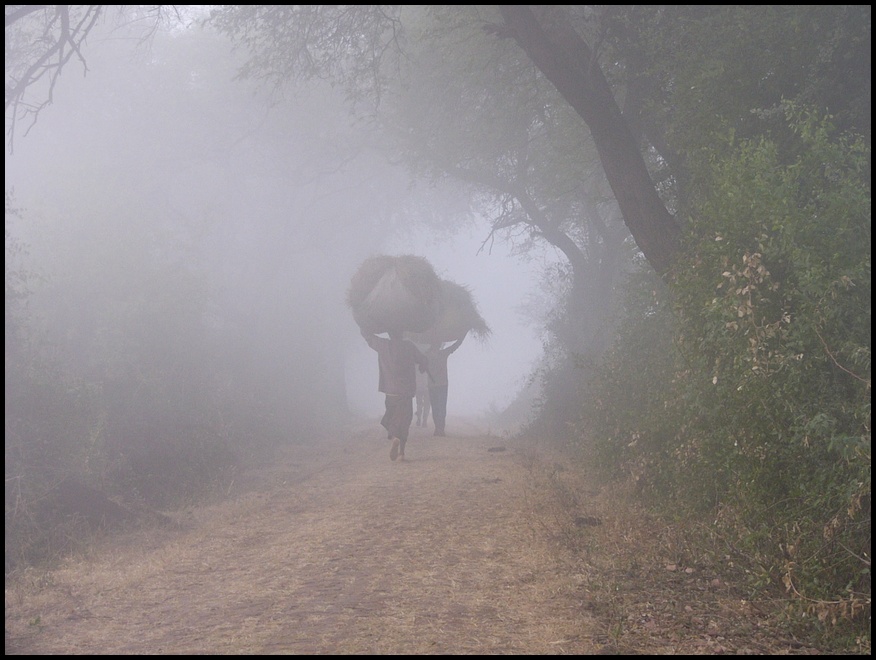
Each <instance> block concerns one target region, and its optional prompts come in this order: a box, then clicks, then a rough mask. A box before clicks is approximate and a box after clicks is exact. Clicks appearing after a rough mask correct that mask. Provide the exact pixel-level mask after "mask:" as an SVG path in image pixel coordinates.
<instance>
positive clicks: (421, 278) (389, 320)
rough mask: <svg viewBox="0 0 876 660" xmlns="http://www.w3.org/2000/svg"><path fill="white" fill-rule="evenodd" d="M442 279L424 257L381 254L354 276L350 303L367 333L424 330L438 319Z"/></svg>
mask: <svg viewBox="0 0 876 660" xmlns="http://www.w3.org/2000/svg"><path fill="white" fill-rule="evenodd" d="M440 282H441V280H440V279H439V278H438V276H437V275H436V274H435V269H434V268H432V264H430V263H429V262H428V261H427V260H426V259H424V258H423V257H417V256H414V255H410V254H405V255H400V256H394V257H393V256H387V255H378V256H376V257H370V258H368V259H366V260H365V261H364V262H363V263H362V265H361V266H359V269H358V270H357V271H356V273H355V274H354V275H353V278H352V280H351V281H350V289H349V291H348V292H347V304H348V305H349V306H350V308H351V309H352V310H353V319H354V320H355V321H356V323H357V324H358V325H359V327H360V328H362V330H365V331H366V332H373V333H378V332H390V331H397V332H404V331H408V332H423V331H424V330H426V329H428V328H429V327H431V326H432V325H433V324H434V323H435V320H436V318H437V314H438V307H437V301H438V292H439V291H438V290H439V286H440Z"/></svg>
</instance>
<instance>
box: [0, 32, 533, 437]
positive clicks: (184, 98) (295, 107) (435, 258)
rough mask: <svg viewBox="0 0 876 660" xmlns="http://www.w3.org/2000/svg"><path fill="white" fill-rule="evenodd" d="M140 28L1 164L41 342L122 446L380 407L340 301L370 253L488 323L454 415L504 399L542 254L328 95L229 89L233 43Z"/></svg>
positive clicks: (454, 378) (525, 331)
mask: <svg viewBox="0 0 876 660" xmlns="http://www.w3.org/2000/svg"><path fill="white" fill-rule="evenodd" d="M134 38H135V35H134V34H127V35H126V34H124V33H122V34H120V33H119V32H118V31H117V30H115V31H112V30H109V29H107V30H106V31H105V32H104V33H103V34H101V35H96V36H95V37H94V38H93V39H92V40H91V45H92V46H93V47H92V48H90V49H89V51H88V64H89V70H88V73H87V75H82V74H81V72H80V71H74V70H72V69H71V70H70V71H69V74H68V75H65V76H64V77H63V78H62V79H61V80H60V82H59V84H58V86H57V88H56V89H55V90H54V98H55V99H56V103H55V104H53V105H50V106H48V107H47V108H46V109H45V110H44V111H43V112H42V113H41V114H40V116H39V119H38V121H37V122H36V123H35V124H34V125H33V126H32V127H31V129H30V130H29V131H27V133H23V132H22V133H20V134H19V135H17V136H16V139H15V141H14V150H13V153H12V154H10V155H9V156H8V157H7V159H6V168H5V173H6V189H7V191H12V193H13V197H12V201H11V205H12V207H14V208H16V209H20V212H18V213H16V214H12V215H10V213H8V212H7V220H6V228H7V248H8V244H9V239H10V236H11V237H13V238H14V240H16V241H20V242H21V243H22V244H23V245H24V246H25V251H24V253H23V254H22V255H20V264H19V267H20V268H21V269H23V270H24V271H26V272H27V273H29V274H31V277H30V280H29V284H28V303H27V307H28V315H29V316H28V318H29V319H30V324H31V325H30V326H29V327H30V330H29V332H31V333H36V332H38V333H39V335H40V337H41V341H43V342H45V344H46V345H51V347H52V349H51V353H52V356H53V358H52V359H53V360H56V361H57V362H58V364H59V365H60V368H62V369H63V370H64V373H65V374H67V375H69V376H70V377H71V378H74V379H76V380H77V382H88V383H92V384H95V386H97V387H99V388H101V389H102V390H104V391H109V392H112V396H113V397H115V404H116V408H115V414H113V415H112V416H111V417H112V420H113V422H112V424H111V425H110V426H111V428H108V429H107V430H106V433H107V434H108V435H112V436H114V438H116V439H115V440H113V442H117V443H121V444H123V445H125V444H127V443H129V442H131V440H130V438H131V437H135V436H136V437H140V436H144V435H153V436H154V435H155V434H156V427H157V426H168V425H169V426H173V425H174V424H177V423H181V421H180V420H182V419H183V418H189V417H192V416H193V415H194V416H196V417H198V418H199V419H202V420H207V419H208V418H209V416H210V415H211V414H213V413H215V412H216V411H221V412H223V414H225V415H228V416H232V417H233V412H234V411H237V412H238V413H239V414H240V415H241V420H242V419H243V418H246V419H251V418H252V417H253V416H255V417H257V418H258V419H260V420H262V421H263V422H265V421H266V420H271V423H270V426H271V428H274V429H282V430H280V431H277V432H278V433H285V434H287V435H290V434H296V433H300V434H301V435H302V436H305V435H307V436H309V435H310V434H312V433H313V430H314V429H319V428H320V426H322V427H326V426H327V425H330V424H333V423H337V422H338V421H341V420H344V419H347V418H348V415H350V414H352V415H363V414H364V415H368V416H371V415H374V414H376V413H377V412H378V411H379V409H380V407H381V406H382V395H380V394H379V393H378V392H377V387H376V385H377V364H376V358H375V356H374V354H373V352H372V351H370V349H368V347H367V345H366V344H365V343H364V342H363V341H362V338H361V336H360V335H359V333H358V328H357V327H356V325H355V323H354V321H353V318H352V315H351V313H350V310H349V309H348V308H347V306H346V304H345V294H346V291H347V287H348V286H349V282H350V277H351V275H352V274H353V272H354V271H355V269H356V268H357V267H358V266H359V264H360V263H361V262H362V260H363V259H365V258H367V257H369V256H371V255H374V254H379V253H386V254H417V255H421V256H424V257H426V258H427V259H428V260H429V261H430V262H431V263H432V264H433V266H434V267H435V269H436V272H437V273H438V274H439V275H440V276H441V277H443V278H447V279H451V280H453V281H456V282H458V283H460V284H464V285H466V286H467V287H469V288H470V289H471V291H472V293H473V295H474V299H475V301H476V303H477V305H478V307H479V310H480V312H481V314H482V315H483V316H484V318H485V319H486V321H487V323H488V324H489V325H490V327H491V329H492V337H491V338H490V339H489V341H487V342H479V341H476V340H473V339H469V340H467V342H466V343H465V344H464V345H463V347H462V349H461V350H460V351H459V352H458V353H457V354H456V355H455V356H454V358H453V359H452V360H451V365H450V371H451V383H452V384H451V389H450V400H449V404H448V410H449V413H450V414H451V415H454V414H459V415H471V416H484V415H488V414H496V413H497V412H500V411H501V410H502V409H503V408H504V407H506V406H507V405H508V404H510V403H511V401H512V400H513V399H514V397H515V396H516V395H517V394H518V393H519V392H520V391H521V390H522V389H523V388H524V386H525V384H526V380H527V377H528V376H529V374H530V373H531V370H532V368H533V365H534V363H535V361H536V360H537V358H538V355H539V352H540V350H541V343H540V339H539V330H538V327H537V326H536V325H534V323H533V321H532V319H531V318H528V317H527V315H526V313H525V312H524V311H523V310H524V307H525V305H526V304H527V301H528V300H529V301H530V302H531V298H532V297H533V296H534V294H536V292H537V285H538V278H539V274H540V271H541V270H542V269H543V267H544V262H545V261H549V260H550V255H549V254H545V255H544V260H543V261H539V259H538V257H537V256H534V254H535V253H531V254H529V255H528V260H527V261H523V260H521V259H520V258H518V257H514V256H512V255H511V254H510V252H509V248H508V247H507V246H503V245H495V246H493V248H492V250H489V249H483V250H481V249H480V248H481V247H482V244H483V243H484V240H485V237H486V234H487V225H486V224H479V222H478V219H477V218H476V217H475V216H473V215H472V214H471V213H468V212H466V211H465V200H464V195H463V194H462V192H461V191H457V190H456V189H455V188H454V187H453V186H452V185H448V184H441V183H437V184H436V183H434V182H433V183H428V184H417V183H416V182H414V181H413V180H412V178H411V176H410V174H409V173H408V172H407V171H406V170H405V169H404V168H403V167H401V166H398V165H390V164H388V161H387V159H386V157H385V154H384V153H383V152H382V147H381V144H380V143H379V140H380V137H379V134H378V133H377V132H376V131H375V130H373V129H372V128H371V127H369V126H368V125H365V124H362V123H357V122H356V121H355V120H354V119H353V118H352V116H351V115H350V114H349V113H348V111H347V109H346V105H345V103H344V102H343V100H342V99H341V97H340V96H339V95H338V94H337V93H336V92H335V91H333V90H332V89H330V88H327V87H321V86H319V85H315V86H309V87H308V88H307V89H303V88H302V89H290V90H287V91H285V92H283V93H282V94H281V93H278V92H277V91H276V90H268V89H265V87H264V86H259V85H257V84H250V83H245V82H241V81H238V80H235V79H234V78H235V75H236V71H237V68H238V66H239V62H238V61H237V60H236V59H235V56H234V55H233V54H232V49H231V48H230V47H229V45H228V44H227V43H226V42H225V41H224V39H221V38H218V37H216V36H215V35H213V34H209V33H204V32H200V31H197V30H195V29H193V30H191V31H188V32H187V31H177V32H174V33H172V34H171V33H159V34H158V35H157V36H156V37H155V38H154V40H153V42H152V43H151V47H149V48H145V47H140V48H136V47H133V46H132V43H131V41H132V40H133V39H134ZM9 205H10V202H8V203H7V210H8V207H9ZM7 251H8V250H7ZM36 328H38V330H36ZM168 382H169V383H171V385H170V386H169V387H168V385H167V383H168ZM147 401H148V404H147ZM125 411H129V412H125ZM174 420H175V421H174ZM241 420H238V421H237V422H235V423H236V424H242V423H243V422H242V421H241ZM326 420H330V422H329V424H326ZM227 424H230V422H227ZM209 426H210V427H211V428H215V424H214V423H213V422H210V423H209ZM263 431H264V429H261V430H260V429H257V428H256V429H253V432H255V433H258V432H263ZM222 432H223V433H227V432H228V429H227V428H223V429H222ZM166 433H168V434H169V433H172V431H170V430H167V431H166ZM159 435H160V433H159ZM119 437H124V438H125V439H124V440H119V439H118V438H119Z"/></svg>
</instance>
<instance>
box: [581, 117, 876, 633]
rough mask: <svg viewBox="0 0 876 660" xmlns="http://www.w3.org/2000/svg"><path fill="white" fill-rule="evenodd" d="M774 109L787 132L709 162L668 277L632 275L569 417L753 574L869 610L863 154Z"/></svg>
mask: <svg viewBox="0 0 876 660" xmlns="http://www.w3.org/2000/svg"><path fill="white" fill-rule="evenodd" d="M785 110H786V113H787V117H788V124H789V126H790V128H791V129H792V133H793V135H795V136H796V143H795V144H793V145H791V146H792V147H793V148H790V149H784V150H783V149H780V148H779V145H777V144H776V143H774V142H771V141H770V140H766V139H756V140H755V139H752V140H744V141H741V142H740V143H738V144H737V145H736V146H735V147H734V148H733V156H732V157H730V158H726V159H723V160H720V161H719V160H717V159H715V160H714V161H713V163H712V167H711V168H710V169H709V175H710V179H709V181H708V185H706V186H703V188H702V190H704V191H708V192H705V193H703V194H702V195H701V196H700V197H699V198H697V199H694V200H693V201H694V203H693V204H692V208H695V209H696V213H695V214H694V216H693V217H692V218H691V232H690V234H689V237H688V244H687V247H686V252H685V255H686V256H685V259H684V261H683V262H682V263H681V264H680V265H679V267H678V269H677V271H676V273H675V277H674V279H673V282H672V285H671V294H670V291H668V290H664V289H662V288H661V287H659V286H658V285H656V284H655V283H654V282H648V281H647V278H646V281H644V282H640V283H639V286H637V287H634V288H633V291H634V292H635V294H636V295H635V296H634V297H633V298H631V303H630V313H631V315H632V318H631V320H630V321H629V323H628V324H627V325H626V326H625V328H624V332H623V335H622V337H621V340H620V342H619V344H618V346H617V348H616V350H615V351H614V352H612V353H611V355H610V356H609V357H608V358H607V359H606V361H605V364H604V366H603V370H602V377H601V378H600V379H598V380H597V381H596V382H594V383H593V385H592V388H591V390H590V391H589V393H588V397H587V401H588V403H586V404H585V409H584V417H585V419H587V420H588V423H589V424H588V425H589V428H590V429H591V431H592V433H593V434H594V437H596V438H597V441H596V442H597V445H598V448H599V450H600V456H601V457H602V460H603V461H604V462H605V464H606V465H607V466H609V467H611V468H612V469H613V470H615V471H616V473H618V472H625V473H628V474H630V475H631V476H632V477H633V478H635V479H636V480H637V482H638V484H639V486H640V489H641V492H642V493H643V495H646V496H647V497H648V499H649V501H651V502H655V501H660V502H663V503H664V504H671V505H672V507H673V508H674V510H675V511H676V512H679V513H681V512H684V511H689V512H692V513H695V512H697V511H700V512H704V511H707V512H708V513H709V516H710V517H711V518H712V520H713V522H714V531H715V534H716V535H717V536H718V537H720V538H722V539H723V541H724V542H725V543H726V544H727V547H728V548H729V549H731V551H732V552H733V553H734V554H736V555H737V557H738V558H739V560H740V561H746V562H747V563H748V565H749V567H750V569H751V575H753V576H759V577H760V578H762V580H761V582H760V586H766V585H771V586H772V587H775V588H781V589H784V590H785V591H786V593H787V594H788V596H789V597H790V599H791V601H792V602H793V603H796V604H797V605H798V612H802V613H804V614H808V615H811V616H815V617H817V618H818V619H819V620H820V621H824V622H828V623H838V622H842V621H845V622H850V621H851V622H857V623H858V624H862V623H863V625H869V624H868V621H869V619H868V613H869V602H870V573H869V562H870V488H871V481H870V299H871V287H870V239H871V235H870V222H871V219H870V183H869V182H870V165H869V162H870V153H869V148H868V147H867V146H866V144H865V142H864V141H863V140H860V139H856V138H855V137H853V136H848V135H845V136H841V135H836V134H835V133H834V132H833V131H832V129H831V126H830V124H829V123H828V122H827V121H824V120H820V119H819V118H817V117H815V116H813V115H811V114H809V113H806V112H803V111H800V110H797V109H795V108H793V107H792V106H790V105H788V106H786V108H785ZM784 146H785V147H787V146H789V145H788V143H787V142H786V143H785V145H784ZM716 150H717V151H722V152H724V153H726V148H725V147H724V145H718V147H717V148H716ZM753 585H754V583H753Z"/></svg>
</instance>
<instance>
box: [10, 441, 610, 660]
mask: <svg viewBox="0 0 876 660" xmlns="http://www.w3.org/2000/svg"><path fill="white" fill-rule="evenodd" d="M379 431H380V427H378V426H376V424H369V425H365V426H363V427H362V428H361V429H359V430H358V431H351V433H350V435H349V437H346V438H340V439H339V440H338V442H336V443H332V444H331V445H330V446H322V447H321V448H320V450H319V451H315V450H314V448H312V447H300V446H296V447H290V448H289V449H288V450H286V451H285V452H284V453H283V455H282V456H281V458H280V459H279V460H278V461H276V462H275V463H274V464H273V466H272V467H271V468H270V469H269V470H266V471H264V472H262V473H260V474H258V475H256V476H257V478H258V486H259V487H258V488H257V489H256V490H254V491H250V492H249V493H247V494H245V495H242V496H241V497H239V498H237V499H235V500H233V501H231V502H229V503H226V504H224V505H221V506H217V507H213V508H209V509H203V510H198V511H196V512H194V513H193V514H192V516H191V518H190V519H189V520H188V521H187V522H186V523H185V526H184V528H183V529H174V530H167V529H164V530H157V531H156V530H153V531H151V532H144V531H140V532H136V533H131V534H129V535H127V536H126V537H125V538H124V539H122V540H120V541H119V540H116V541H113V543H112V544H111V545H107V544H103V545H102V546H101V547H100V548H99V550H97V551H95V553H94V556H92V557H90V558H88V559H87V560H83V559H80V560H78V561H69V562H67V563H66V564H65V565H64V566H63V567H61V568H59V569H58V570H55V571H52V572H50V573H47V574H41V575H39V576H36V575H34V576H31V578H29V580H25V581H22V582H19V583H18V584H13V585H10V584H7V589H6V652H7V653H19V654H23V653H27V654H59V653H75V654H86V653H88V654H90V653H100V654H113V653H120V654H141V653H160V654H184V653H187V654H195V653H214V654H232V653H243V654H250V653H253V654H260V653H294V654H299V653H307V654H310V653H313V654H353V653H367V654H371V653H374V654H489V653H494V654H511V653H513V654H518V653H519V654H562V653H593V652H594V651H595V650H596V648H597V646H596V645H595V644H594V642H593V641H592V635H591V633H592V630H591V628H592V625H591V620H590V616H589V615H588V614H587V613H586V612H585V611H584V610H583V609H582V607H581V598H580V594H578V593H577V592H578V589H577V585H576V584H575V582H574V581H573V580H572V581H570V579H569V575H568V573H569V570H568V569H569V566H570V562H571V563H574V559H573V558H571V557H563V556H562V554H557V546H556V545H555V544H553V543H551V542H550V541H549V539H548V535H549V531H550V530H547V535H546V530H545V528H544V524H543V521H540V520H539V516H538V512H537V511H536V510H535V508H536V507H537V505H536V503H535V502H534V500H533V497H532V493H531V492H530V491H529V490H528V488H529V486H528V481H527V475H528V469H527V467H526V465H525V461H522V460H521V454H520V452H519V451H517V450H516V449H515V448H514V447H513V446H510V445H509V443H508V442H507V441H506V440H504V439H503V438H501V437H497V436H488V435H481V434H480V433H478V431H477V430H476V429H474V428H463V429H462V432H461V433H459V432H456V433H454V434H453V435H452V437H447V438H433V437H432V436H431V435H430V434H428V433H427V431H426V430H424V429H416V428H415V429H412V438H411V440H410V441H409V445H408V451H407V457H408V461H406V462H405V463H404V464H399V463H392V462H391V461H390V460H389V457H388V451H389V444H388V442H387V441H386V438H385V436H382V435H381V433H380V432H379ZM496 447H503V448H504V449H505V450H504V451H496V450H495V448H496ZM490 449H494V451H490ZM534 516H535V517H534Z"/></svg>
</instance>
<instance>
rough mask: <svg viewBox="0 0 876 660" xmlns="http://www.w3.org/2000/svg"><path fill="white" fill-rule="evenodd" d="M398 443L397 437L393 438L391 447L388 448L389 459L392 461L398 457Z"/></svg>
mask: <svg viewBox="0 0 876 660" xmlns="http://www.w3.org/2000/svg"><path fill="white" fill-rule="evenodd" d="M398 445H399V441H398V438H393V440H392V449H390V450H389V460H391V461H394V460H395V459H396V458H398ZM402 456H404V454H402Z"/></svg>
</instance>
